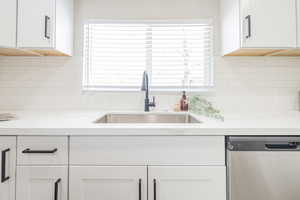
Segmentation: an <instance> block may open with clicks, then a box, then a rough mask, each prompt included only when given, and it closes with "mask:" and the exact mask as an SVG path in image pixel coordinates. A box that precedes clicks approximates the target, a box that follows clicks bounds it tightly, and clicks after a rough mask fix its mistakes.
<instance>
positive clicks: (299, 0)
mask: <svg viewBox="0 0 300 200" xmlns="http://www.w3.org/2000/svg"><path fill="white" fill-rule="evenodd" d="M297 38H298V40H297V47H300V0H297Z"/></svg>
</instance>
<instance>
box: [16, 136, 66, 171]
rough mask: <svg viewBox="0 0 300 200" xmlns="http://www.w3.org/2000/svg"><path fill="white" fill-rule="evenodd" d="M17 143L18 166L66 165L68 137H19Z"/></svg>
mask: <svg viewBox="0 0 300 200" xmlns="http://www.w3.org/2000/svg"><path fill="white" fill-rule="evenodd" d="M17 141H18V144H17V151H18V152H17V164H18V165H67V164H68V137H60V136H55V137H52V136H20V137H18V140H17Z"/></svg>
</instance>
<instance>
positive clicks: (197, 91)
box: [82, 87, 215, 95]
mask: <svg viewBox="0 0 300 200" xmlns="http://www.w3.org/2000/svg"><path fill="white" fill-rule="evenodd" d="M182 91H186V92H187V93H189V94H201V95H212V94H214V93H215V88H214V87H207V88H197V89H170V88H168V89H158V88H153V89H151V88H150V92H151V94H160V95H161V94H170V95H172V94H178V93H181V92H182ZM142 92H143V91H141V90H139V89H135V88H82V93H84V94H87V93H142Z"/></svg>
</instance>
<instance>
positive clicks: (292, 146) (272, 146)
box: [265, 142, 299, 150]
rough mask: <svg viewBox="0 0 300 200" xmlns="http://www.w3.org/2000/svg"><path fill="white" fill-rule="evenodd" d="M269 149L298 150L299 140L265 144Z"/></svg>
mask: <svg viewBox="0 0 300 200" xmlns="http://www.w3.org/2000/svg"><path fill="white" fill-rule="evenodd" d="M265 147H266V148H267V149H274V150H276V149H277V150H296V149H298V147H299V143H298V142H289V143H286V144H265Z"/></svg>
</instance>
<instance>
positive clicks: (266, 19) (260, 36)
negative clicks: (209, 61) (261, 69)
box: [240, 0, 297, 48]
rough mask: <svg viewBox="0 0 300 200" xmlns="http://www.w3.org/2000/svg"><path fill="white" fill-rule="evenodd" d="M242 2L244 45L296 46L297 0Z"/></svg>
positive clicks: (260, 46) (249, 0) (248, 46)
mask: <svg viewBox="0 0 300 200" xmlns="http://www.w3.org/2000/svg"><path fill="white" fill-rule="evenodd" d="M240 2H241V23H242V26H241V28H242V33H241V34H242V47H243V48H244V47H245V48H266V47H268V48H295V47H296V45H297V41H296V38H297V36H296V32H297V30H296V27H297V23H296V0H240Z"/></svg>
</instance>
